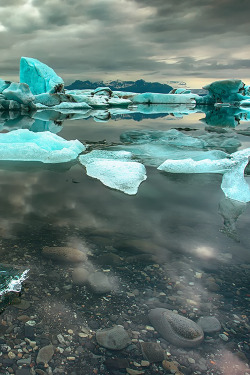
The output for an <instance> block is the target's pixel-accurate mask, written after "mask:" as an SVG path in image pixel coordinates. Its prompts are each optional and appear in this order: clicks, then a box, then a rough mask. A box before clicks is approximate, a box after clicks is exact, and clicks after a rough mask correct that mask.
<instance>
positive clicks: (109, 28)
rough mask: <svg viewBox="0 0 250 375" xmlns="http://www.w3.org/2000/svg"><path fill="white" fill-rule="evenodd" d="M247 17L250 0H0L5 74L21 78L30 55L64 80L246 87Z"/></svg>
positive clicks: (0, 64)
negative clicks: (223, 82) (230, 81)
mask: <svg viewBox="0 0 250 375" xmlns="http://www.w3.org/2000/svg"><path fill="white" fill-rule="evenodd" d="M249 14H250V1H249V0H241V1H240V2H239V1H236V0H0V77H1V78H4V79H9V80H15V81H18V77H19V61H20V57H21V56H28V57H33V58H37V59H38V60H40V61H42V62H44V63H45V64H48V65H49V66H50V67H52V68H53V69H54V70H55V71H56V73H57V74H58V75H60V76H61V77H62V78H63V79H64V81H65V83H66V84H69V83H71V82H73V81H75V80H76V79H80V80H87V79H89V80H91V81H99V80H104V81H107V80H116V79H121V80H136V79H145V80H146V81H151V82H155V81H158V82H161V83H168V82H169V81H184V82H186V83H187V85H188V87H192V88H200V87H202V86H204V85H206V84H208V83H210V82H212V81H214V80H217V79H226V78H240V79H242V80H243V81H244V82H245V83H247V84H249V83H250V77H249V72H250V48H249V47H250V46H249V44H250V42H249V41H250V17H249ZM173 85H174V84H173Z"/></svg>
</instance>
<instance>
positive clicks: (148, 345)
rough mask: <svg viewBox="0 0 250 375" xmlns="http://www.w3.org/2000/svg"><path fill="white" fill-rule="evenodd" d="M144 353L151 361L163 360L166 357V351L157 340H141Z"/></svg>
mask: <svg viewBox="0 0 250 375" xmlns="http://www.w3.org/2000/svg"><path fill="white" fill-rule="evenodd" d="M141 349H142V354H143V356H144V358H145V359H147V360H148V361H149V362H150V363H153V362H162V361H163V360H164V359H165V351H164V350H163V349H162V347H161V345H160V344H158V343H157V342H141Z"/></svg>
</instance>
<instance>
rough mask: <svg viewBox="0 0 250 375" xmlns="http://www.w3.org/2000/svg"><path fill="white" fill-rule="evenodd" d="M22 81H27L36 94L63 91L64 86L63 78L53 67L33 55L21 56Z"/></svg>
mask: <svg viewBox="0 0 250 375" xmlns="http://www.w3.org/2000/svg"><path fill="white" fill-rule="evenodd" d="M20 82H23V83H27V84H28V85H29V87H30V90H31V92H32V93H33V94H34V95H38V94H42V93H45V92H51V93H55V92H61V91H63V88H64V82H63V80H62V78H61V77H59V76H58V75H57V74H56V73H55V71H54V70H53V69H52V68H50V67H49V66H47V65H46V64H44V63H42V62H40V61H39V60H36V59H33V58H31V57H21V60H20Z"/></svg>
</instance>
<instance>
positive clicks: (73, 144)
mask: <svg viewBox="0 0 250 375" xmlns="http://www.w3.org/2000/svg"><path fill="white" fill-rule="evenodd" d="M0 148H1V154H0V160H19V161H40V162H42V163H64V162H68V161H70V160H74V159H76V158H77V157H78V155H79V154H80V153H81V152H82V151H84V150H85V146H84V145H83V144H82V143H81V142H79V141H78V140H73V141H66V140H65V139H63V138H61V137H59V136H58V135H56V134H52V133H50V132H48V131H45V132H42V133H33V132H31V131H29V130H27V129H18V130H14V131H12V132H9V133H5V134H0Z"/></svg>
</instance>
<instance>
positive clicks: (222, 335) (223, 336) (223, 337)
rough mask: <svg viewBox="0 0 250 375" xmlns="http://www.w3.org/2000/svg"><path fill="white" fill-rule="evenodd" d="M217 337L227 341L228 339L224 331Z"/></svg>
mask: <svg viewBox="0 0 250 375" xmlns="http://www.w3.org/2000/svg"><path fill="white" fill-rule="evenodd" d="M219 337H220V338H221V340H223V341H228V340H229V339H228V336H227V335H225V334H224V333H221V334H220V335H219Z"/></svg>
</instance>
